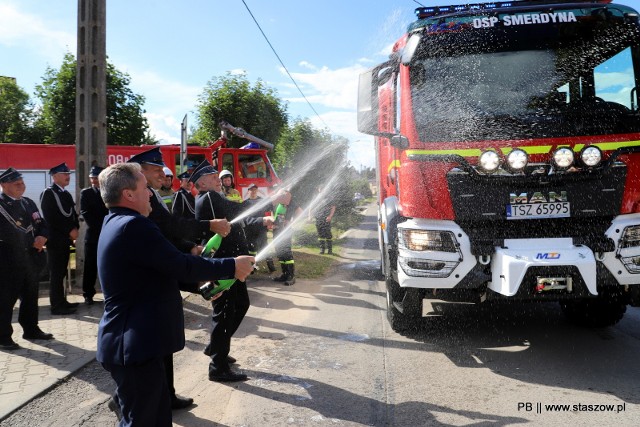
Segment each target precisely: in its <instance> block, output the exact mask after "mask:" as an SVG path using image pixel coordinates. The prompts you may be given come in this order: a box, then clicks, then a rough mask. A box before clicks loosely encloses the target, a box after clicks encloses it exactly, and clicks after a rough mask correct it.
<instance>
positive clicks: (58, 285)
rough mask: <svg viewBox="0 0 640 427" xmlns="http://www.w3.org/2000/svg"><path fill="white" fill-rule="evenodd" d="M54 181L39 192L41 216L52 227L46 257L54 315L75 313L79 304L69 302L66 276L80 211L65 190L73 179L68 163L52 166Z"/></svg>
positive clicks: (76, 233)
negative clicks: (65, 283) (65, 287)
mask: <svg viewBox="0 0 640 427" xmlns="http://www.w3.org/2000/svg"><path fill="white" fill-rule="evenodd" d="M49 175H51V179H52V181H53V183H52V184H51V186H50V187H49V188H47V189H46V190H44V191H43V192H42V194H41V195H40V206H41V207H42V216H44V219H45V221H47V225H48V227H49V240H48V241H47V258H48V261H49V301H50V302H51V314H72V313H75V312H76V309H77V308H78V303H70V302H68V301H67V298H66V296H65V292H64V279H65V277H66V276H67V268H68V265H69V256H70V247H71V246H72V245H73V244H74V241H75V240H76V239H77V238H78V228H79V227H80V223H79V221H78V213H77V212H76V204H75V202H74V201H73V197H71V194H70V193H69V192H68V191H67V190H65V187H66V186H68V185H69V182H70V180H71V170H70V169H69V167H68V166H67V165H66V163H61V164H59V165H57V166H54V167H52V168H51V169H49Z"/></svg>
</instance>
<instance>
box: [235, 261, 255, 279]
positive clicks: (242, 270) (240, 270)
mask: <svg viewBox="0 0 640 427" xmlns="http://www.w3.org/2000/svg"><path fill="white" fill-rule="evenodd" d="M235 260H236V274H235V276H234V277H235V278H236V279H238V280H240V281H241V282H244V281H245V279H246V278H247V276H249V275H250V274H251V272H252V271H253V266H254V265H255V263H256V259H255V258H254V257H252V256H248V255H241V256H239V257H236V258H235Z"/></svg>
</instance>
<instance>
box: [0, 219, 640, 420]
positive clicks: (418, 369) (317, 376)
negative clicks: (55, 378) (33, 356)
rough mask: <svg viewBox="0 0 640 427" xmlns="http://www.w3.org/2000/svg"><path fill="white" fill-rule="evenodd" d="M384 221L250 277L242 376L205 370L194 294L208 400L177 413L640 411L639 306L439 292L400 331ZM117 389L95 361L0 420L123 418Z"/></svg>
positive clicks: (190, 370) (519, 416)
mask: <svg viewBox="0 0 640 427" xmlns="http://www.w3.org/2000/svg"><path fill="white" fill-rule="evenodd" d="M370 213H371V214H372V213H373V212H370ZM374 221H375V217H373V216H368V217H367V219H366V220H365V222H364V223H363V224H362V226H361V227H360V228H358V229H356V230H353V231H351V232H350V235H349V244H348V246H347V247H346V248H345V249H344V250H343V252H342V254H341V260H342V261H343V264H342V266H341V267H340V268H339V269H338V270H336V271H335V272H334V273H333V274H332V275H330V277H328V278H326V279H325V280H320V281H298V282H297V283H296V284H295V285H294V286H293V287H283V286H280V285H279V284H275V283H273V282H268V281H258V282H257V281H254V282H252V283H250V294H251V300H252V307H251V309H250V310H249V313H248V315H247V317H246V319H245V321H244V322H243V325H242V326H241V328H240V330H239V331H238V333H237V334H236V337H235V338H234V340H233V342H232V354H233V356H235V357H236V358H237V359H238V362H239V365H238V366H236V368H237V369H239V370H242V371H243V372H244V373H246V374H247V375H249V378H250V379H249V380H248V381H246V382H244V383H235V384H231V385H225V384H218V383H212V382H209V381H208V380H207V378H206V372H207V360H208V359H207V357H206V356H205V355H203V354H202V349H203V348H204V345H205V343H206V341H207V339H208V326H209V324H208V314H209V312H210V307H209V306H208V305H207V303H206V302H205V301H203V300H201V299H199V298H198V297H195V296H191V297H189V298H188V299H187V300H186V301H185V314H186V321H187V331H186V333H187V340H188V343H187V348H186V349H185V350H183V351H181V352H180V353H178V354H177V355H176V357H175V365H176V376H177V381H176V384H177V386H176V388H177V390H178V393H179V394H181V395H184V396H190V397H193V398H194V399H195V402H196V405H195V406H194V407H192V408H191V409H190V410H188V411H179V412H174V425H178V426H286V425H313V426H317V425H353V426H355V425H372V426H419V425H456V426H457V425H460V426H464V425H517V424H534V425H548V426H557V425H561V424H565V425H593V426H603V425H606V426H608V425H616V426H626V425H628V426H631V425H634V426H635V425H638V422H639V420H640V405H639V403H640V385H639V380H640V367H639V365H640V364H639V363H638V361H639V360H640V329H639V325H640V310H639V309H637V308H630V309H629V310H628V312H627V315H626V317H625V318H624V319H623V320H622V322H620V323H619V324H618V325H616V326H615V327H612V328H606V329H585V328H580V327H576V326H573V325H571V324H569V323H567V322H566V321H565V319H564V318H563V316H562V314H561V312H560V310H559V308H558V306H557V304H508V305H497V304H492V305H485V306H471V305H461V304H441V307H440V308H441V309H442V312H443V313H444V315H443V316H441V317H430V318H425V319H423V324H422V325H421V328H420V330H419V331H418V332H413V333H410V334H405V335H400V334H397V333H395V332H393V331H392V330H391V329H390V327H389V325H388V323H387V321H386V317H385V292H384V282H382V281H379V280H378V279H379V277H378V276H377V272H376V268H377V264H376V262H375V261H371V260H372V259H377V254H376V248H377V244H376V241H375V232H374V227H375V223H374ZM112 390H113V383H112V381H111V379H110V378H109V377H108V375H106V374H105V372H104V371H103V370H102V369H101V368H100V367H99V366H97V365H96V364H95V363H93V364H90V365H88V366H86V367H85V368H84V369H82V370H80V371H78V372H76V373H75V374H74V375H72V376H71V377H70V378H69V379H68V380H67V381H66V382H64V383H63V384H61V385H59V386H58V387H56V388H55V389H52V390H51V391H50V392H48V393H47V394H45V395H43V396H41V397H39V398H37V399H35V400H34V401H32V402H31V403H29V404H27V405H26V406H25V407H23V408H22V409H20V410H19V411H17V412H16V413H14V414H13V415H12V416H10V417H9V418H7V419H6V420H4V421H3V422H1V423H0V426H12V427H14V426H36V425H37V426H105V425H114V424H115V418H114V417H113V415H112V414H111V413H110V412H109V410H108V409H107V407H106V401H107V399H108V396H109V394H110V393H111V392H112ZM550 405H567V406H555V407H552V406H550Z"/></svg>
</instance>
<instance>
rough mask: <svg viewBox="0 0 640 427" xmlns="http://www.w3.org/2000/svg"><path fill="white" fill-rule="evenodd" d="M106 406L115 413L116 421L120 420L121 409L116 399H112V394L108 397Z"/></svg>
mask: <svg viewBox="0 0 640 427" xmlns="http://www.w3.org/2000/svg"><path fill="white" fill-rule="evenodd" d="M107 406H108V407H109V409H110V410H111V412H113V413H114V414H115V415H116V418H117V419H118V421H121V420H122V411H121V410H120V405H118V404H117V403H116V401H115V400H114V399H113V396H111V399H109V403H107Z"/></svg>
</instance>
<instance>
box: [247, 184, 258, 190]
mask: <svg viewBox="0 0 640 427" xmlns="http://www.w3.org/2000/svg"><path fill="white" fill-rule="evenodd" d="M252 188H258V186H257V185H255V184H249V186H248V187H247V190H251V189H252Z"/></svg>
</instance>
